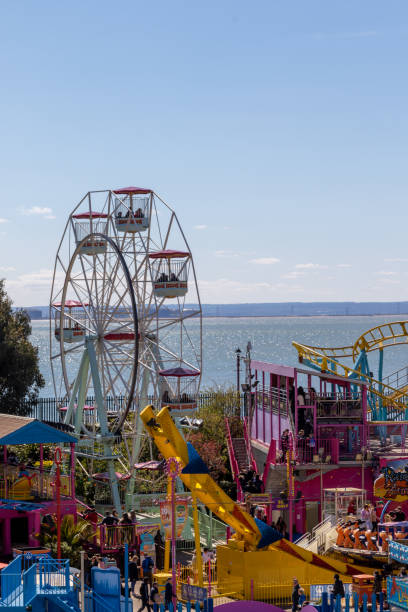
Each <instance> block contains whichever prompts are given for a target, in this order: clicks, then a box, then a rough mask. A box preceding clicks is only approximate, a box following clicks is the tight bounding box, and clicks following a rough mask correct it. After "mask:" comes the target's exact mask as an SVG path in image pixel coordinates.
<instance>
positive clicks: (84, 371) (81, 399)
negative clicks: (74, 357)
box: [75, 349, 89, 433]
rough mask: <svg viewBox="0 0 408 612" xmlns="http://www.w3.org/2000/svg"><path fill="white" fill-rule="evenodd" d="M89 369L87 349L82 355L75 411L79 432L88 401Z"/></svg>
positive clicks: (78, 431) (76, 426) (77, 430)
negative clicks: (87, 382) (87, 383)
mask: <svg viewBox="0 0 408 612" xmlns="http://www.w3.org/2000/svg"><path fill="white" fill-rule="evenodd" d="M88 371H89V354H88V351H87V350H86V349H85V352H84V354H83V357H82V361H81V366H80V368H79V373H78V378H79V389H78V403H77V409H76V412H75V431H76V432H77V433H80V432H81V425H82V421H83V414H84V406H85V401H86V391H87V386H86V381H87V379H88Z"/></svg>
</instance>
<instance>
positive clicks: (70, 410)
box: [64, 348, 89, 431]
mask: <svg viewBox="0 0 408 612" xmlns="http://www.w3.org/2000/svg"><path fill="white" fill-rule="evenodd" d="M85 362H87V363H88V364H89V357H88V352H87V349H86V348H85V350H84V352H83V354H82V358H81V364H80V366H79V371H78V374H77V377H76V379H75V382H74V386H73V388H72V392H71V398H70V400H69V404H68V410H67V412H66V414H65V419H64V423H65V424H66V425H70V424H71V420H72V416H73V414H74V410H75V400H76V396H77V393H78V389H80V385H81V372H82V370H83V369H84V367H85V366H84V364H85ZM88 367H89V365H88ZM86 369H87V368H86ZM75 431H76V429H75Z"/></svg>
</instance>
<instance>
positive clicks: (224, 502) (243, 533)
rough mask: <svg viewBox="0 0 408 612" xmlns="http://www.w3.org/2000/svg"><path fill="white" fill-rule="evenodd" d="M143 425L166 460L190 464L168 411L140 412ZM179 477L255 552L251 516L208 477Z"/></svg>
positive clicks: (148, 408) (255, 529) (255, 534)
mask: <svg viewBox="0 0 408 612" xmlns="http://www.w3.org/2000/svg"><path fill="white" fill-rule="evenodd" d="M140 418H141V419H142V421H143V423H144V426H145V427H146V429H147V431H148V432H149V434H150V435H151V436H152V438H153V439H154V441H155V443H156V446H157V448H158V449H159V451H160V452H161V454H162V455H163V457H164V458H165V459H170V458H171V457H175V458H176V459H177V461H178V462H179V464H180V465H181V468H182V469H183V468H184V467H186V465H187V464H188V463H189V456H188V449H187V444H186V442H185V440H184V438H183V437H182V435H181V434H180V432H179V430H178V429H177V427H176V426H175V424H174V422H173V419H172V418H171V416H170V412H169V410H168V408H162V409H161V410H160V412H159V413H158V414H157V415H155V414H154V412H153V407H152V406H146V408H144V410H142V412H141V413H140ZM180 478H181V480H182V482H183V483H184V484H185V485H186V487H187V488H188V489H190V491H191V492H192V493H194V495H195V496H196V498H197V499H199V500H200V501H201V502H202V503H203V504H205V505H206V506H207V508H209V509H210V510H212V512H213V513H214V514H216V515H217V516H218V517H219V518H220V519H221V520H223V521H224V522H225V523H227V524H228V525H230V526H231V527H232V528H233V529H234V531H235V532H236V533H237V534H239V536H240V538H241V539H242V541H243V542H244V543H245V546H246V547H247V548H252V549H256V546H257V544H258V542H259V541H260V539H261V534H260V532H259V529H258V527H257V526H256V523H255V521H254V519H253V518H252V516H251V515H250V514H248V512H245V511H244V510H243V509H242V508H241V507H240V506H239V504H237V503H236V502H234V501H233V500H232V499H231V498H230V497H229V496H228V495H227V494H226V493H224V491H223V490H222V489H221V488H220V487H219V486H218V485H217V483H216V482H214V480H213V479H212V478H211V476H209V474H183V473H182V474H181V475H180Z"/></svg>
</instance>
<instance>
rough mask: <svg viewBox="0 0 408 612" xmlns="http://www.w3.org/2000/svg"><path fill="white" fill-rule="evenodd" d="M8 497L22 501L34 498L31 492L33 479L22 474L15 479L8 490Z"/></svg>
mask: <svg viewBox="0 0 408 612" xmlns="http://www.w3.org/2000/svg"><path fill="white" fill-rule="evenodd" d="M7 497H9V498H10V499H18V500H20V501H23V500H24V501H29V500H31V499H34V496H33V495H32V494H31V479H30V478H29V477H27V476H22V477H21V478H19V479H18V480H15V481H14V482H13V484H12V485H11V487H10V488H9V490H8V492H7Z"/></svg>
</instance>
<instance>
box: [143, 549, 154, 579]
mask: <svg viewBox="0 0 408 612" xmlns="http://www.w3.org/2000/svg"><path fill="white" fill-rule="evenodd" d="M143 554H144V559H143V561H142V570H143V578H147V581H148V583H149V584H150V586H152V581H153V567H154V562H153V559H152V558H151V556H150V555H148V554H147V553H143Z"/></svg>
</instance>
